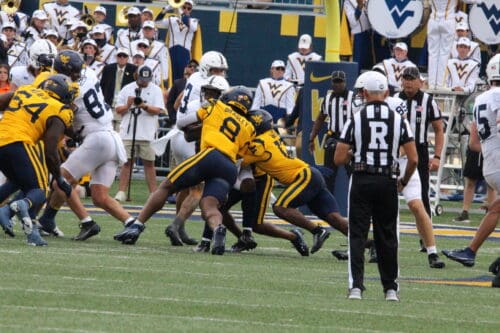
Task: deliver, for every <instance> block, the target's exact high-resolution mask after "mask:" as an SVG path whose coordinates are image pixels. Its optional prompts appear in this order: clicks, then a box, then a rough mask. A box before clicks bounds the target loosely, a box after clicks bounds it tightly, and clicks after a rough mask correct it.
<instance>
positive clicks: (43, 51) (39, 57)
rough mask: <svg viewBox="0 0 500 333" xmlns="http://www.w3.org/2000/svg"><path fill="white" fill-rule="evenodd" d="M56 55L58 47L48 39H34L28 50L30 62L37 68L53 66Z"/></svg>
mask: <svg viewBox="0 0 500 333" xmlns="http://www.w3.org/2000/svg"><path fill="white" fill-rule="evenodd" d="M56 56H57V47H56V46H55V45H54V44H53V43H52V42H51V41H49V40H47V39H39V40H36V41H34V42H33V44H31V46H30V48H29V50H28V57H29V64H30V65H31V66H32V67H34V68H36V69H39V68H41V67H51V66H52V64H53V62H54V58H55V57H56Z"/></svg>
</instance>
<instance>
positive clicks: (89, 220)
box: [80, 216, 93, 223]
mask: <svg viewBox="0 0 500 333" xmlns="http://www.w3.org/2000/svg"><path fill="white" fill-rule="evenodd" d="M89 222H93V220H92V218H91V217H90V216H87V217H84V218H83V219H81V220H80V223H89Z"/></svg>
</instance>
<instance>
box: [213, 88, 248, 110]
mask: <svg viewBox="0 0 500 333" xmlns="http://www.w3.org/2000/svg"><path fill="white" fill-rule="evenodd" d="M220 100H221V101H222V102H223V103H225V104H227V105H229V106H231V108H232V109H233V110H234V111H236V112H238V113H240V114H242V115H246V114H247V113H248V110H250V107H252V102H253V96H252V92H251V91H250V89H248V88H247V87H245V86H236V87H234V88H232V89H229V90H228V91H227V92H226V93H224V94H223V95H222V96H221V98H220Z"/></svg>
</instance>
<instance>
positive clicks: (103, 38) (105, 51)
mask: <svg viewBox="0 0 500 333" xmlns="http://www.w3.org/2000/svg"><path fill="white" fill-rule="evenodd" d="M89 34H90V38H92V39H93V40H95V42H96V44H97V46H98V47H99V50H100V56H101V61H102V62H103V63H104V64H110V63H112V62H114V61H115V57H116V54H115V53H116V49H115V47H114V46H113V45H111V44H110V43H109V35H108V32H107V30H106V25H104V24H96V25H95V26H94V27H93V28H92V30H91V31H90V33H89Z"/></svg>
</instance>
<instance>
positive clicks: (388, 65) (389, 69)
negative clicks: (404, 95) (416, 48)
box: [383, 58, 416, 89]
mask: <svg viewBox="0 0 500 333" xmlns="http://www.w3.org/2000/svg"><path fill="white" fill-rule="evenodd" d="M383 64H384V68H385V72H386V73H387V80H388V81H389V85H391V86H394V87H398V88H400V89H401V75H402V74H403V70H404V69H405V68H406V67H412V66H413V67H415V66H416V65H415V64H414V63H413V62H412V61H410V60H408V59H406V60H403V61H397V60H396V59H395V58H389V59H385V60H384V61H383Z"/></svg>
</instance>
